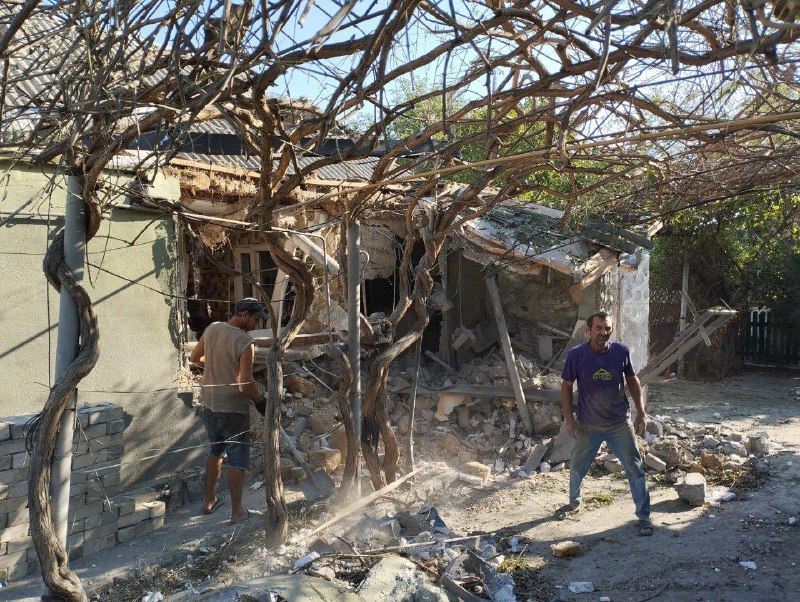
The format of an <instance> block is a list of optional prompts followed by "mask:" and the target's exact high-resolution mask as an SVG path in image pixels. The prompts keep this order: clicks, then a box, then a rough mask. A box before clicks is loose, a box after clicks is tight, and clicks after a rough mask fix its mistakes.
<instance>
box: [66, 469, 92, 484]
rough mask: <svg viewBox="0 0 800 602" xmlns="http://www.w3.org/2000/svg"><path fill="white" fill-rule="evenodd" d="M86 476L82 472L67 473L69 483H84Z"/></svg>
mask: <svg viewBox="0 0 800 602" xmlns="http://www.w3.org/2000/svg"><path fill="white" fill-rule="evenodd" d="M87 477H88V475H87V474H86V472H84V471H83V470H73V471H72V472H71V473H69V482H70V483H85V482H86V479H87Z"/></svg>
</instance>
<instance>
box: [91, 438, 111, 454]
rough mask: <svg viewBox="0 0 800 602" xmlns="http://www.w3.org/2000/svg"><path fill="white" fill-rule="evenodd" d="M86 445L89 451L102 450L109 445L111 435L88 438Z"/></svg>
mask: <svg viewBox="0 0 800 602" xmlns="http://www.w3.org/2000/svg"><path fill="white" fill-rule="evenodd" d="M86 445H87V446H88V448H89V451H90V452H97V451H104V450H107V449H108V448H109V447H111V437H110V436H109V435H106V436H104V437H98V438H97V439H89V441H87V442H86Z"/></svg>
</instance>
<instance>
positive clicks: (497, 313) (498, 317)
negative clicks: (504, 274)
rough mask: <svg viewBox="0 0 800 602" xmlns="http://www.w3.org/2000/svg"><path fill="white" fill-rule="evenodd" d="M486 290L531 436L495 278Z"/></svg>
mask: <svg viewBox="0 0 800 602" xmlns="http://www.w3.org/2000/svg"><path fill="white" fill-rule="evenodd" d="M486 288H487V289H488V291H489V299H491V301H492V309H494V319H495V321H496V322H497V330H498V331H499V333H500V342H501V343H502V345H503V353H504V354H505V356H506V365H507V366H508V372H509V375H510V376H511V386H512V387H514V396H515V397H516V398H517V411H518V412H519V415H520V417H521V418H522V424H524V425H525V430H526V431H527V433H528V434H529V435H532V434H533V423H532V422H531V415H530V414H529V413H528V406H527V404H526V403H525V392H524V391H523V390H522V380H521V379H520V377H519V371H518V370H517V361H516V359H515V358H514V350H513V349H512V348H511V337H510V336H509V334H508V327H507V326H506V317H505V316H504V315H503V306H502V305H501V303H500V291H498V290H497V283H496V282H495V281H494V276H489V277H487V278H486Z"/></svg>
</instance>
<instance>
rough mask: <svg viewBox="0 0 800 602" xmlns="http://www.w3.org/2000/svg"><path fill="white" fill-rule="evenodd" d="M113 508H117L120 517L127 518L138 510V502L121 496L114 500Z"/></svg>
mask: <svg viewBox="0 0 800 602" xmlns="http://www.w3.org/2000/svg"><path fill="white" fill-rule="evenodd" d="M112 506H113V507H116V508H117V514H118V515H119V516H125V515H126V514H130V513H131V512H133V511H134V510H136V500H134V499H133V498H132V497H129V496H127V495H119V496H117V497H115V498H114V499H113V500H112Z"/></svg>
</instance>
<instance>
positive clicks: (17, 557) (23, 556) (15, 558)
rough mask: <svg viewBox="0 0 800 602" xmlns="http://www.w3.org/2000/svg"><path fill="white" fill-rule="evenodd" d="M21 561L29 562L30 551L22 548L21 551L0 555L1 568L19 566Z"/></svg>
mask: <svg viewBox="0 0 800 602" xmlns="http://www.w3.org/2000/svg"><path fill="white" fill-rule="evenodd" d="M20 562H23V563H25V562H28V551H27V550H22V551H21V552H14V553H13V554H6V555H5V556H0V569H10V568H12V567H15V566H17V565H18V564H19V563H20Z"/></svg>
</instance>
